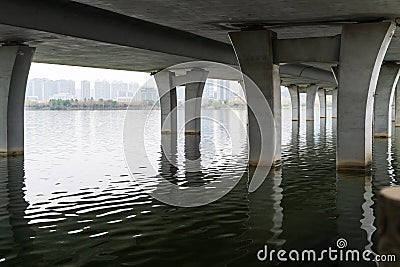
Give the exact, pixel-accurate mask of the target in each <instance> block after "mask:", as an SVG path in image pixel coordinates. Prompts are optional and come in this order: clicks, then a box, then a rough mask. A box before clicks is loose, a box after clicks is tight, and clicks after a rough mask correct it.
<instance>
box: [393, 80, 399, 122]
mask: <svg viewBox="0 0 400 267" xmlns="http://www.w3.org/2000/svg"><path fill="white" fill-rule="evenodd" d="M399 88H400V83H399V82H398V83H397V86H396V93H395V104H394V108H395V115H394V116H395V125H396V127H400V92H399V90H400V89H399Z"/></svg>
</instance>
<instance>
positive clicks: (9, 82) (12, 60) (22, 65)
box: [0, 46, 35, 155]
mask: <svg viewBox="0 0 400 267" xmlns="http://www.w3.org/2000/svg"><path fill="white" fill-rule="evenodd" d="M34 51H35V49H34V48H30V47H27V46H3V47H1V48H0V62H1V65H0V155H16V154H23V153H24V101H25V88H26V82H27V79H28V74H29V69H30V66H31V61H32V57H33V53H34Z"/></svg>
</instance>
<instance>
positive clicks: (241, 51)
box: [229, 30, 281, 166]
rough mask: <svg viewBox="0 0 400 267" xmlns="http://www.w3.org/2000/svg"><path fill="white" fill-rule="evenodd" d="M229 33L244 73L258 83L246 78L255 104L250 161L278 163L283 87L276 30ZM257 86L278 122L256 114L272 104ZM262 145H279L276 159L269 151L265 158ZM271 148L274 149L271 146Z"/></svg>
mask: <svg viewBox="0 0 400 267" xmlns="http://www.w3.org/2000/svg"><path fill="white" fill-rule="evenodd" d="M229 35H230V38H231V42H232V44H233V46H234V48H235V52H236V56H237V58H238V61H239V65H240V69H241V71H242V73H243V74H244V75H246V76H247V77H248V78H250V79H251V80H252V81H253V82H254V83H255V85H256V86H257V87H258V88H254V86H253V84H252V82H251V81H250V80H249V79H248V78H244V84H245V92H246V98H247V103H248V105H249V106H250V107H251V109H250V110H249V112H248V116H249V119H248V123H249V131H248V135H249V164H250V165H253V166H255V165H259V166H271V164H272V165H273V164H275V165H276V164H278V163H279V162H280V161H281V89H280V77H279V66H277V65H275V64H274V63H273V52H272V51H273V49H272V39H273V37H274V35H275V33H274V32H272V31H268V30H255V31H242V32H232V33H230V34H229ZM255 90H260V91H261V93H262V94H263V95H264V97H265V99H266V101H267V103H268V105H269V108H270V109H271V111H272V114H273V116H274V119H275V123H272V122H271V121H268V119H269V118H260V117H256V115H255V114H262V113H263V110H264V109H267V108H268V107H267V105H266V104H265V103H263V101H262V99H260V97H259V95H258V94H256V92H255ZM271 119H273V118H271ZM258 120H259V121H258ZM259 124H262V125H259ZM261 129H263V130H261ZM273 133H275V138H272V137H273V136H271V135H270V134H273ZM273 140H275V144H274V142H273ZM262 145H263V146H271V147H275V156H274V158H273V159H272V162H271V159H270V158H269V155H265V156H266V158H261V157H262V156H260V155H261V154H262V153H261V146H262ZM268 150H269V151H271V149H268Z"/></svg>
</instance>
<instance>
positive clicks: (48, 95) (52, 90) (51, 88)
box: [43, 79, 58, 101]
mask: <svg viewBox="0 0 400 267" xmlns="http://www.w3.org/2000/svg"><path fill="white" fill-rule="evenodd" d="M43 83H44V93H43V95H44V101H49V100H50V99H53V98H56V97H54V96H55V95H57V94H58V85H57V82H56V81H53V80H48V79H44V80H43Z"/></svg>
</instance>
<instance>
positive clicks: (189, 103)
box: [185, 69, 208, 135]
mask: <svg viewBox="0 0 400 267" xmlns="http://www.w3.org/2000/svg"><path fill="white" fill-rule="evenodd" d="M187 76H188V77H190V79H189V80H190V81H191V82H190V83H187V84H186V86H185V134H196V135H197V134H200V132H201V97H202V96H203V90H204V85H205V83H206V80H207V76H208V71H205V70H201V69H195V70H191V71H189V72H188V73H187Z"/></svg>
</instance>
